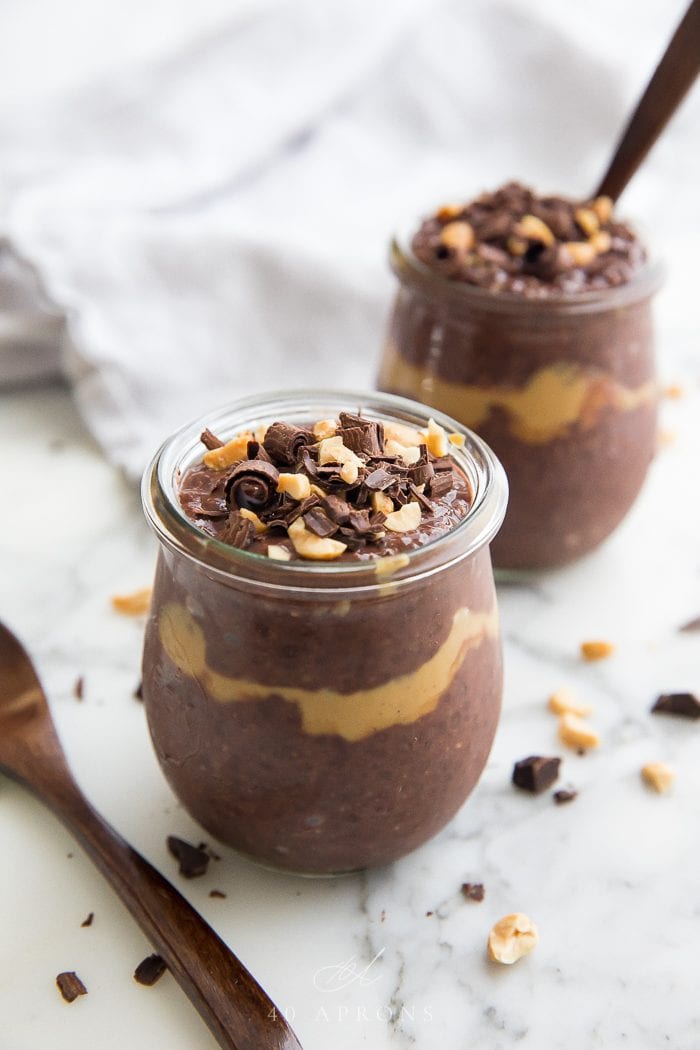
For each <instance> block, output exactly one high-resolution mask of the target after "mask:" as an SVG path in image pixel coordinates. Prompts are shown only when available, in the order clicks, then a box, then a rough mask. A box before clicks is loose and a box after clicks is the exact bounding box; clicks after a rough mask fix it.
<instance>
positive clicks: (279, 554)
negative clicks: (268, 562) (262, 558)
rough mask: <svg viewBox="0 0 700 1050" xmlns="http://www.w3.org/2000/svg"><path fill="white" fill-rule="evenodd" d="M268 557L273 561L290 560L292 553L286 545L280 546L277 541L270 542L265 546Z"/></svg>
mask: <svg viewBox="0 0 700 1050" xmlns="http://www.w3.org/2000/svg"><path fill="white" fill-rule="evenodd" d="M267 556H268V558H272V560H273V561H291V560H292V555H291V554H290V552H289V551H288V550H287V548H286V547H281V546H280V545H279V544H277V543H271V544H270V546H269V547H268V548H267Z"/></svg>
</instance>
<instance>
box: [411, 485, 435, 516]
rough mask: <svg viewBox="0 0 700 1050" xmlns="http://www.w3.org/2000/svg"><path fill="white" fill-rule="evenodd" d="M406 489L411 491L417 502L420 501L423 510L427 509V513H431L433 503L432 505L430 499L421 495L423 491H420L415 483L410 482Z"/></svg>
mask: <svg viewBox="0 0 700 1050" xmlns="http://www.w3.org/2000/svg"><path fill="white" fill-rule="evenodd" d="M408 491H409V492H410V493H411V495H412V496H413V498H414V499H415V500H417V501H418V503H420V505H421V507H422V508H423V510H425V511H427V512H428V514H432V513H433V505H432V503H431V502H430V500H429V499H428V497H427V496H425V495H423V493H422V492H420V491H419V489H417V488H416V486H415V485H413V484H410V485H409V486H408Z"/></svg>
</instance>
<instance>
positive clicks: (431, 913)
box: [425, 911, 435, 919]
mask: <svg viewBox="0 0 700 1050" xmlns="http://www.w3.org/2000/svg"><path fill="white" fill-rule="evenodd" d="M434 914H435V912H434V911H427V912H426V913H425V917H426V919H429V918H430V916H431V915H434Z"/></svg>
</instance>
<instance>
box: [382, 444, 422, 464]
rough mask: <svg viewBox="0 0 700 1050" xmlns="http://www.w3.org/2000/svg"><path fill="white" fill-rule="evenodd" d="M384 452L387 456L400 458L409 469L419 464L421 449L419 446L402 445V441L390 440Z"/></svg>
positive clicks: (385, 445)
mask: <svg viewBox="0 0 700 1050" xmlns="http://www.w3.org/2000/svg"><path fill="white" fill-rule="evenodd" d="M384 451H385V452H386V454H387V456H400V457H401V459H402V460H403V461H404V463H405V464H406V466H407V467H410V466H411V464H412V463H417V462H418V460H419V459H420V449H419V448H418V446H417V445H408V446H406V445H402V444H401V442H400V441H394V439H393V438H390V439H389V440H388V441H385V442H384Z"/></svg>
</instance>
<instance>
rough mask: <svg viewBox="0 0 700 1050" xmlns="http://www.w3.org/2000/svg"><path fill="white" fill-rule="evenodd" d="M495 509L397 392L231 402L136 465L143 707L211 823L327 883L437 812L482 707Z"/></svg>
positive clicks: (447, 802) (457, 795)
mask: <svg viewBox="0 0 700 1050" xmlns="http://www.w3.org/2000/svg"><path fill="white" fill-rule="evenodd" d="M200 433H201V437H202V441H203V442H204V445H202V444H201V443H199V440H198V439H199V435H200ZM505 499H506V485H505V477H504V475H503V471H502V469H501V467H500V465H499V463H498V461H497V460H496V459H495V458H494V457H493V455H492V454H491V452H490V450H489V449H488V448H487V447H486V445H485V444H484V443H483V442H481V441H480V440H479V439H478V438H476V437H475V436H474V435H471V434H470V433H469V432H468V431H465V430H464V428H462V427H460V426H459V425H458V424H456V423H454V421H452V420H450V419H448V418H446V417H444V416H442V415H438V414H436V416H435V419H434V420H431V419H430V417H429V413H428V412H427V411H426V410H424V409H423V408H422V407H421V406H418V405H415V404H413V403H412V402H409V401H405V400H404V399H399V398H391V397H378V396H372V395H370V396H368V397H360V398H358V396H357V395H345V396H340V395H333V394H327V393H316V392H312V393H307V394H300V395H297V394H289V395H280V396H278V397H275V398H273V399H271V400H269V401H266V402H262V401H261V400H259V399H251V400H249V401H246V402H239V403H238V404H237V405H236V406H233V407H232V408H231V409H230V410H227V411H225V412H223V413H220V414H219V415H218V416H216V417H212V418H209V419H207V420H205V421H204V424H203V425H195V426H193V427H189V428H187V429H186V430H185V431H183V432H180V434H177V435H175V437H174V438H172V439H171V440H170V441H169V442H167V443H166V444H165V445H164V446H163V448H162V449H161V451H160V452H159V453H158V455H157V457H156V459H155V461H154V463H153V465H152V467H151V468H150V469H149V471H148V472H147V474H146V477H145V479H144V504H145V509H146V513H147V516H148V518H149V520H150V522H151V524H152V526H153V527H154V529H155V531H156V533H157V535H158V537H159V539H160V541H161V551H160V556H159V561H158V568H157V573H156V581H155V586H154V594H153V604H152V609H151V615H150V618H149V622H148V627H147V632H146V642H145V649H144V667H143V697H144V701H145V704H146V710H147V714H148V720H149V726H150V730H151V735H152V738H153V743H154V746H155V750H156V753H157V755H158V758H159V760H160V762H161V765H162V767H163V770H164V772H165V774H166V776H167V778H168V780H169V782H170V784H171V786H172V787H173V790H174V791H175V793H176V794H177V795H178V797H179V798H180V799H181V801H182V802H183V803H184V805H185V806H186V807H187V809H188V810H189V811H190V813H192V815H193V816H194V817H195V818H196V819H197V820H199V821H200V822H201V824H202V825H203V826H204V827H205V828H207V830H208V831H210V832H211V833H212V834H214V835H216V836H217V837H218V838H219V839H221V840H222V841H224V842H226V843H228V844H229V845H231V846H233V847H235V848H236V849H238V850H240V851H242V852H244V853H245V854H247V855H249V856H250V857H253V858H255V859H257V860H259V861H262V862H263V863H267V864H270V865H273V866H275V867H279V868H284V869H287V870H292V871H297V872H303V873H308V874H331V873H338V872H343V871H351V870H354V869H358V868H363V867H366V866H369V865H377V864H383V863H386V862H388V861H391V860H393V859H395V858H397V857H400V856H402V855H403V854H404V853H407V852H409V851H410V850H412V849H414V848H415V847H417V846H419V845H420V844H421V843H423V842H425V841H426V840H427V839H428V838H430V837H431V836H432V835H434V834H435V833H436V832H437V831H438V830H439V829H440V828H441V827H443V826H444V824H445V823H446V822H447V821H448V820H449V819H450V818H451V817H452V816H453V815H454V813H455V812H456V810H457V809H458V808H459V807H460V806H461V804H462V803H463V802H464V800H465V799H466V797H467V796H468V794H469V793H470V791H471V790H472V788H473V787H474V785H475V783H476V781H477V779H478V777H479V775H480V773H481V771H482V769H483V767H484V764H485V762H486V759H487V756H488V753H489V750H490V747H491V743H492V740H493V736H494V733H495V730H496V724H497V720H498V714H499V709H500V698H501V655H500V640H499V633H498V615H497V609H496V600H495V592H494V586H493V574H492V570H491V563H490V556H489V542H490V540H491V538H492V537H493V535H494V533H495V532H496V530H497V529H498V526H499V524H500V521H501V519H502V516H503V513H504V509H505Z"/></svg>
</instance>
